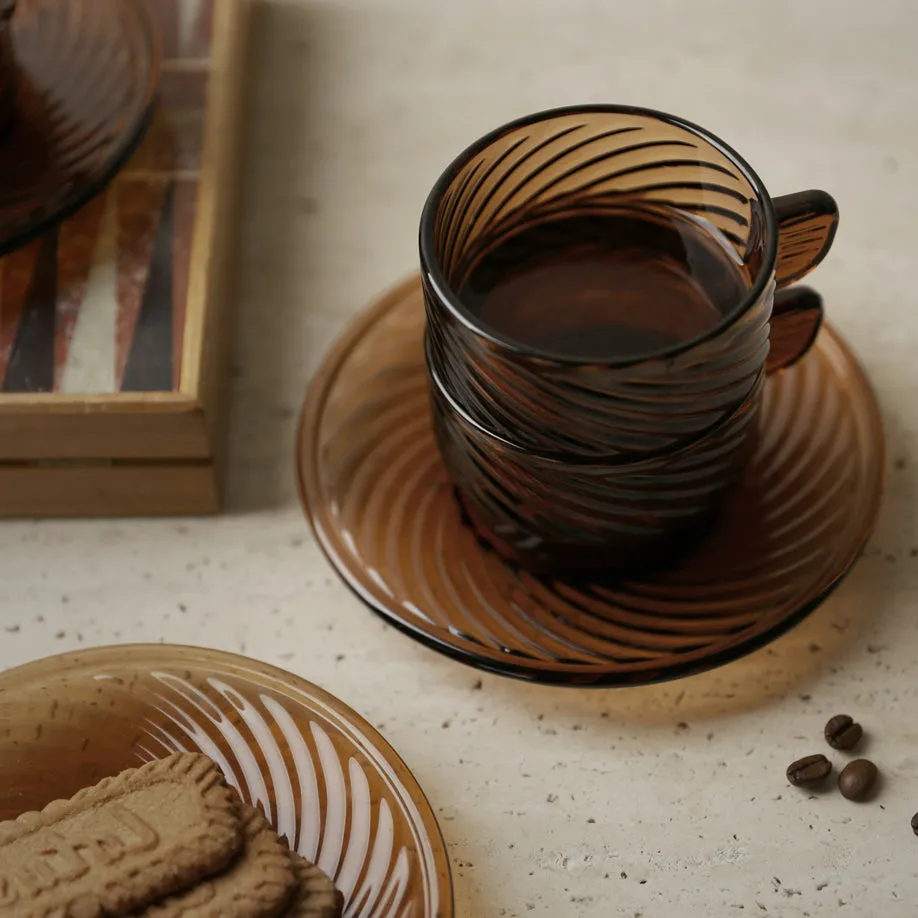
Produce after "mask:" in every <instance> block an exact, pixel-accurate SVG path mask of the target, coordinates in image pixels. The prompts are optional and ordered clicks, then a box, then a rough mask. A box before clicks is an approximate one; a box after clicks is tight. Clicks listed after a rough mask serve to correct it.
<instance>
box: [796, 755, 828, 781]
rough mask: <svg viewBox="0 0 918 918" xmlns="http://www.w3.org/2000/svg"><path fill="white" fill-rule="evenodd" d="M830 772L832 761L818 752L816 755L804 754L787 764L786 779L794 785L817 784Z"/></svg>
mask: <svg viewBox="0 0 918 918" xmlns="http://www.w3.org/2000/svg"><path fill="white" fill-rule="evenodd" d="M831 772H832V763H831V762H830V761H829V760H828V759H827V758H826V757H825V756H824V755H823V754H822V753H821V752H820V753H818V754H817V755H808V756H804V757H803V758H802V759H797V761H796V762H792V763H791V764H790V765H788V766H787V780H788V781H790V783H791V784H793V785H794V787H804V786H807V785H811V784H819V782H820V781H825V779H826V778H827V777H828V776H829V775H830V774H831Z"/></svg>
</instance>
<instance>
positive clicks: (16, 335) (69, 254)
mask: <svg viewBox="0 0 918 918" xmlns="http://www.w3.org/2000/svg"><path fill="white" fill-rule="evenodd" d="M217 2H220V0H144V3H145V4H146V5H147V7H148V9H149V12H150V14H151V16H152V17H153V19H154V21H155V22H156V24H157V27H158V28H159V31H160V35H161V37H162V42H163V53H164V60H163V70H162V75H161V79H160V85H159V103H158V107H157V111H156V114H155V117H154V119H153V122H152V124H151V126H150V128H149V130H148V133H147V135H146V137H145V138H144V140H143V142H142V143H141V145H140V147H139V148H138V150H137V151H136V153H135V154H134V155H133V157H132V158H131V159H130V161H129V162H128V163H127V164H126V165H125V167H124V168H123V169H122V170H121V172H120V173H119V175H118V176H117V177H116V178H115V180H114V181H113V182H112V183H111V185H109V186H108V188H107V189H105V191H103V192H102V193H101V194H100V195H98V196H97V197H96V198H94V199H93V200H91V201H89V203H87V204H86V205H85V206H84V207H83V208H82V209H81V210H80V211H79V212H77V213H76V214H75V215H74V216H73V217H71V218H70V219H69V220H67V221H65V222H64V223H62V224H61V225H59V226H57V227H55V228H54V229H52V230H50V231H49V232H48V233H47V234H45V236H43V237H42V238H40V239H37V240H35V241H34V242H33V243H31V244H30V245H28V246H26V247H24V248H22V249H19V250H18V251H16V252H13V253H11V254H10V255H7V256H6V257H5V258H2V259H0V391H2V392H4V393H17V392H20V393H22V392H61V393H71V394H77V395H81V394H82V395H90V394H106V393H113V392H119V391H121V392H126V391H135V392H142V391H170V390H174V389H176V388H177V387H178V384H179V378H178V377H179V369H180V366H181V351H182V337H183V331H184V325H185V309H186V300H187V293H188V283H189V273H190V271H189V269H190V263H191V244H192V236H193V232H194V222H195V216H196V205H197V192H198V180H199V175H200V168H201V153H202V146H203V135H204V115H205V108H206V97H207V88H208V81H209V77H210V45H211V38H212V30H213V15H214V4H215V3H217Z"/></svg>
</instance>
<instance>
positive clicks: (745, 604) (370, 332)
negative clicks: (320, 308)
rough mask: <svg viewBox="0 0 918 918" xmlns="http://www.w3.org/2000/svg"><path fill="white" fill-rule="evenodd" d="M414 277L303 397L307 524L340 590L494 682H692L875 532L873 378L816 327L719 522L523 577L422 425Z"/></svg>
mask: <svg viewBox="0 0 918 918" xmlns="http://www.w3.org/2000/svg"><path fill="white" fill-rule="evenodd" d="M423 325H424V304H423V300H422V297H421V289H420V281H419V279H418V278H413V279H411V280H409V281H408V282H406V283H405V284H403V285H402V286H400V287H399V288H398V289H396V290H394V291H393V292H392V293H390V294H388V295H387V296H385V297H384V298H383V299H382V300H380V301H379V302H377V303H376V304H374V305H373V306H371V307H370V308H369V309H368V310H367V311H366V312H364V313H363V314H361V316H360V317H359V318H358V319H357V320H356V321H355V322H354V324H353V325H352V326H351V327H350V328H349V329H348V331H347V332H346V333H345V334H344V336H343V337H342V339H341V340H340V341H339V342H338V343H337V345H336V346H335V347H334V348H333V349H332V351H331V353H330V354H329V355H328V357H327V358H326V360H325V362H324V363H323V365H322V366H321V368H320V369H319V372H318V374H317V376H316V378H315V380H314V382H313V384H312V386H311V388H310V390H309V393H308V396H307V399H306V404H305V407H304V409H303V417H302V421H301V429H300V436H299V454H298V470H299V476H300V488H301V494H302V498H303V503H304V506H305V508H306V514H307V516H308V518H309V520H310V522H311V524H312V527H313V529H314V531H315V534H316V537H317V539H318V541H319V544H320V545H321V546H322V548H323V549H324V551H325V553H326V554H327V555H328V557H329V559H330V561H331V563H332V564H333V565H334V567H335V568H336V569H337V571H338V573H339V574H340V575H341V576H342V577H343V578H344V580H345V582H346V583H347V584H348V585H349V586H350V587H351V588H352V589H353V590H354V591H355V592H356V593H357V595H358V596H360V598H361V599H363V600H364V601H365V602H366V603H367V604H368V605H369V606H370V607H371V608H372V609H374V610H375V611H377V612H379V613H380V614H381V615H383V616H384V617H385V618H387V619H388V620H389V621H391V622H392V623H394V624H396V625H398V626H399V627H400V628H402V629H404V630H405V631H406V632H408V633H409V634H410V635H412V636H413V637H416V638H418V639H420V640H421V641H424V642H425V643H427V644H429V645H431V646H432V647H435V648H436V649H438V650H441V651H443V652H444V653H447V654H449V655H451V656H453V657H457V658H459V659H460V660H463V661H464V662H466V663H470V664H472V665H475V666H478V667H481V668H482V669H487V670H490V671H492V672H497V673H503V674H505V675H511V676H517V677H520V678H524V679H531V680H536V681H540V682H550V683H559V684H568V685H590V684H592V685H624V684H632V685H633V684H638V683H644V682H652V681H657V680H662V679H672V678H676V677H680V676H685V675H689V674H691V673H695V672H699V671H701V670H704V669H709V668H711V667H713V666H716V665H719V664H721V663H725V662H727V661H728V660H731V659H734V658H736V657H739V656H741V655H742V654H745V653H748V652H750V651H752V650H755V649H756V648H758V647H761V646H762V645H763V644H765V643H766V642H768V641H770V640H772V639H774V638H775V637H777V636H778V635H779V634H781V633H782V632H783V631H785V630H786V629H787V628H789V627H790V626H791V625H793V624H794V623H796V622H798V621H800V620H801V619H802V618H803V617H804V616H805V615H807V614H808V613H809V612H811V611H812V610H813V609H814V608H815V607H816V606H817V605H818V604H819V603H820V602H821V601H822V600H823V599H825V597H826V596H827V595H828V594H829V592H830V591H831V590H832V589H833V587H835V586H836V585H837V584H838V583H839V581H840V580H841V579H842V577H843V576H844V574H845V573H846V572H847V571H848V569H849V568H850V566H851V565H852V563H853V562H854V561H855V559H856V558H857V557H858V555H859V553H860V552H861V550H862V548H863V547H864V544H865V542H866V541H867V538H868V536H869V534H870V532H871V531H872V529H873V526H874V522H875V520H876V516H877V511H878V509H879V504H880V497H881V491H882V483H883V469H884V452H885V450H884V441H883V430H882V426H881V422H880V415H879V411H878V408H877V404H876V401H875V399H874V395H873V392H872V391H871V388H870V385H869V383H868V381H867V379H866V377H865V376H864V373H863V371H862V370H861V368H860V367H859V366H858V363H857V361H856V360H855V358H854V356H853V355H852V353H851V351H850V350H849V349H848V347H847V346H846V345H845V343H844V342H843V341H842V339H841V338H840V337H839V336H838V334H837V333H836V332H834V331H833V330H832V329H831V328H830V327H826V328H824V329H823V331H822V332H821V333H820V335H819V338H818V340H817V342H816V344H815V345H814V347H813V349H812V350H811V352H810V353H809V354H808V355H807V356H806V357H805V358H804V359H803V360H802V361H801V362H800V363H798V364H796V365H795V366H794V367H793V368H791V369H788V370H784V371H782V372H780V373H778V374H776V375H775V376H773V377H770V378H769V381H768V384H767V389H766V393H765V397H764V399H765V400H764V404H763V408H762V411H761V412H760V430H759V436H758V446H757V450H756V453H755V456H754V458H753V460H752V462H751V464H750V466H749V468H748V471H747V473H746V475H745V478H744V480H743V483H742V486H741V487H740V488H739V489H738V491H737V492H736V494H735V496H734V497H733V498H732V500H731V502H730V503H729V505H728V506H727V507H726V508H725V511H724V513H723V514H722V516H721V518H720V520H719V522H718V523H717V525H716V528H715V529H714V530H713V531H712V532H711V533H710V534H709V535H708V536H707V537H706V538H705V539H704V540H703V541H702V542H700V543H699V545H698V547H697V549H696V550H695V551H694V552H692V554H691V555H689V556H687V557H686V558H684V560H682V561H681V562H680V563H679V564H678V565H677V566H676V567H674V568H672V569H670V570H669V571H668V572H667V573H666V574H663V575H658V576H655V577H653V578H651V579H643V580H611V579H610V580H608V581H603V580H602V579H589V580H582V579H565V578H551V577H548V578H537V577H534V576H531V575H529V574H527V573H525V572H523V571H520V570H517V569H514V568H513V567H511V566H508V565H507V564H506V563H504V562H503V561H501V560H500V558H498V557H497V556H496V555H494V554H493V553H491V552H490V551H488V550H487V549H486V548H485V547H483V546H482V545H481V543H479V542H478V541H477V540H476V538H475V536H474V535H473V534H472V532H471V530H470V529H469V528H468V527H467V526H466V525H465V524H464V522H463V519H462V517H461V515H460V513H459V509H458V506H457V503H456V501H455V498H454V495H453V489H452V487H451V485H450V482H449V479H448V478H447V475H446V471H445V470H444V467H443V464H442V462H441V461H440V457H439V454H438V453H437V449H436V446H435V444H434V439H433V435H432V432H431V425H430V412H429V406H428V396H427V388H426V378H425V370H424V353H423V341H422V332H423Z"/></svg>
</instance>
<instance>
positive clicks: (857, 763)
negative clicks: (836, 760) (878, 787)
mask: <svg viewBox="0 0 918 918" xmlns="http://www.w3.org/2000/svg"><path fill="white" fill-rule="evenodd" d="M876 780H877V766H876V765H874V764H873V762H871V761H869V760H868V759H855V760H854V761H853V762H849V763H848V764H847V765H846V766H845V767H844V768H843V769H842V773H841V774H840V775H839V776H838V789H839V790H840V791H841V792H842V796H843V797H847V798H848V799H849V800H863V799H864V798H865V797H866V796H867V795H868V794H869V793H870V790H871V788H872V787H873V785H874V784H875V783H876Z"/></svg>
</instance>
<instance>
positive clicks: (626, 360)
mask: <svg viewBox="0 0 918 918" xmlns="http://www.w3.org/2000/svg"><path fill="white" fill-rule="evenodd" d="M596 113H599V114H614V115H641V116H644V117H647V118H653V119H655V120H657V121H663V122H665V123H666V124H671V125H673V126H674V127H678V128H681V129H683V130H685V131H688V132H689V133H692V134H694V135H695V136H696V137H699V138H700V139H701V140H703V141H705V142H706V143H708V144H710V145H711V146H712V147H714V148H715V149H717V150H718V151H720V152H721V153H722V154H723V155H724V156H726V157H727V158H728V159H730V160H731V161H732V162H733V164H734V166H736V168H737V169H738V170H739V171H740V172H741V173H742V175H743V177H744V178H745V179H746V181H748V182H749V184H750V185H751V186H752V187H753V189H754V190H755V192H756V194H757V195H758V197H759V200H760V201H761V206H762V210H763V211H764V215H765V239H766V243H765V256H764V258H763V260H762V265H761V267H760V268H759V272H758V274H757V275H756V277H755V279H754V281H753V283H752V286H751V287H750V288H749V291H748V292H747V294H746V296H745V297H744V299H742V300H741V301H740V302H739V303H737V304H736V306H734V307H733V308H732V309H731V310H730V311H729V312H728V313H726V314H725V315H724V317H723V318H722V319H721V320H720V321H719V322H718V323H717V324H716V325H714V326H712V327H711V328H709V329H707V330H706V331H704V332H702V333H701V334H700V335H697V336H696V337H694V338H691V339H689V340H688V341H680V342H679V343H678V344H675V345H670V346H669V347H665V348H662V349H660V350H656V351H647V352H646V353H643V354H638V355H636V356H630V357H623V358H618V359H616V360H609V359H605V358H603V357H600V356H597V357H572V356H570V355H569V354H558V353H555V352H553V351H550V350H544V349H541V348H534V347H529V346H528V345H525V344H522V343H521V342H519V341H514V340H513V339H512V338H508V337H506V336H504V335H501V334H500V333H499V332H497V331H495V330H494V329H492V328H490V327H488V326H487V325H485V324H483V323H482V322H481V321H480V320H479V319H478V318H477V317H476V316H475V315H474V313H472V312H471V311H470V310H469V309H468V307H467V306H466V305H465V304H464V303H463V302H462V300H461V299H460V298H459V296H458V295H457V293H456V292H455V291H454V290H453V289H452V287H450V285H449V283H448V282H447V280H446V277H445V276H444V274H443V270H442V268H441V265H440V261H439V259H438V258H437V255H436V230H435V226H436V216H437V207H438V206H439V203H440V201H441V200H442V198H443V195H444V194H445V192H446V190H447V188H448V187H449V185H450V182H452V181H453V179H454V178H455V177H456V174H457V173H458V172H459V170H460V169H462V167H463V166H465V165H466V163H468V162H469V160H471V159H472V157H474V156H477V155H478V154H479V153H480V152H482V150H484V149H486V148H487V147H488V146H490V145H491V144H492V143H493V142H494V141H496V140H497V139H499V138H500V137H501V136H502V135H503V134H505V133H506V132H507V131H511V130H516V129H517V128H520V127H525V126H527V125H530V124H536V123H538V122H540V121H549V120H551V119H553V118H561V117H565V116H567V115H578V114H584V115H586V114H596ZM419 243H420V254H421V271H422V273H423V275H424V278H425V280H426V281H427V282H428V283H429V284H430V286H431V287H432V288H433V291H434V293H435V294H436V295H437V297H438V299H439V300H440V302H441V303H443V304H445V305H446V307H447V308H448V309H449V311H450V312H451V313H452V315H453V316H455V317H456V318H457V319H458V320H459V321H460V322H461V323H462V324H463V325H465V326H466V328H468V329H469V330H470V331H472V332H473V333H474V334H476V335H478V336H479V337H481V338H484V339H485V340H487V341H490V342H492V343H493V344H496V345H498V346H499V347H501V348H502V349H504V350H507V351H510V352H511V353H513V354H516V355H519V356H522V357H530V358H534V359H542V360H550V361H551V362H552V363H557V364H561V365H564V366H604V367H612V368H615V367H629V366H636V365H637V364H641V363H645V362H646V361H648V360H658V359H665V358H670V357H675V356H677V355H678V354H683V353H685V352H686V351H690V350H692V348H694V347H697V346H698V345H699V344H702V343H703V342H705V341H709V340H711V339H713V338H716V337H717V336H718V335H719V334H721V332H723V331H724V329H726V328H729V327H730V326H731V325H732V324H733V323H734V322H735V321H736V320H737V319H738V318H739V317H740V316H742V315H743V314H744V313H745V312H746V311H747V310H748V309H750V308H752V306H753V305H754V304H755V303H756V302H757V301H758V299H759V297H760V296H761V295H762V292H763V291H764V290H765V288H766V286H767V285H768V283H769V282H770V280H771V276H772V274H773V273H774V269H775V264H776V263H777V257H778V233H777V218H776V216H775V210H774V206H773V205H772V202H771V196H770V195H769V193H768V190H767V189H766V187H765V184H764V182H763V181H762V180H761V179H760V178H759V176H758V175H757V174H756V172H755V170H754V169H753V168H752V167H751V166H750V165H749V163H747V162H746V160H745V159H743V157H742V156H740V154H739V153H737V152H736V150H734V149H733V148H732V147H731V146H730V145H729V144H727V143H725V142H724V141H723V140H721V139H720V138H719V137H718V136H717V135H716V134H712V133H711V132H710V131H707V130H705V128H703V127H701V126H700V125H697V124H694V123H693V122H691V121H687V120H686V119H685V118H680V117H678V116H677V115H670V114H667V113H666V112H661V111H657V110H656V109H652V108H642V107H640V106H634V105H615V104H606V103H590V104H584V105H569V106H564V107H561V108H550V109H545V110H543V111H540V112H535V113H534V114H531V115H526V116H524V117H522V118H517V119H516V120H514V121H508V122H507V123H506V124H503V125H501V126H500V127H498V128H495V129H494V130H492V131H489V132H488V133H487V134H485V135H484V136H483V137H480V138H479V139H478V140H476V141H475V142H474V143H473V144H471V145H470V146H468V147H466V148H465V150H463V151H462V152H461V153H460V154H459V155H458V156H457V157H456V158H455V159H454V160H453V161H452V162H451V163H450V164H449V166H447V167H446V169H445V170H444V171H443V172H442V173H441V175H440V177H439V178H438V179H437V181H436V183H435V184H434V186H433V188H432V189H431V190H430V194H428V196H427V200H426V201H425V202H424V209H423V210H422V211H421V224H420V232H419Z"/></svg>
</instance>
